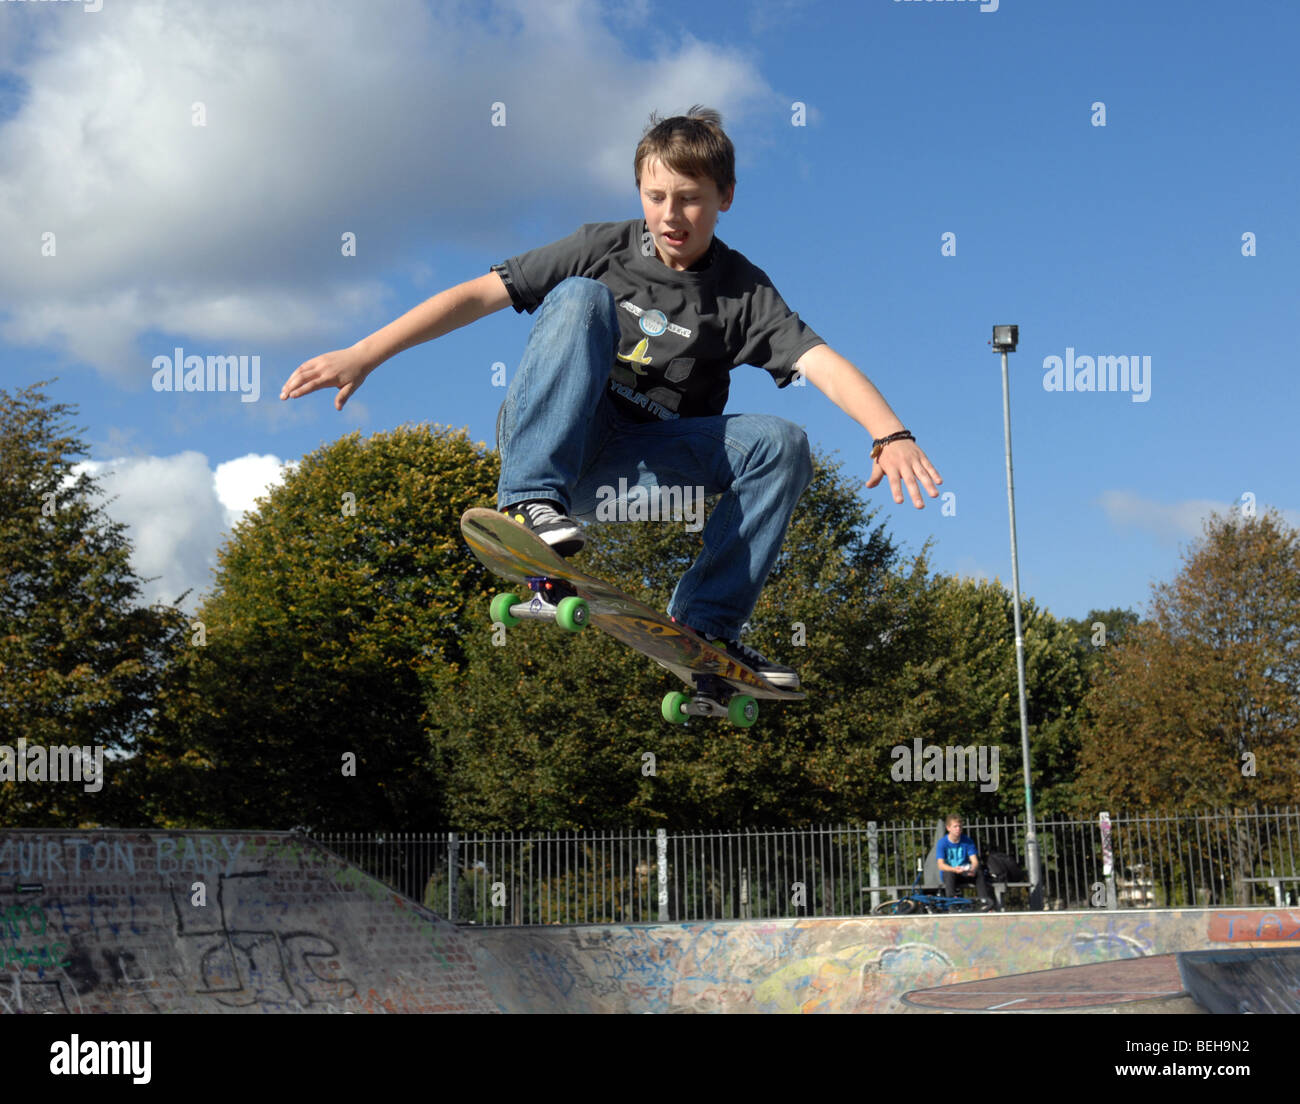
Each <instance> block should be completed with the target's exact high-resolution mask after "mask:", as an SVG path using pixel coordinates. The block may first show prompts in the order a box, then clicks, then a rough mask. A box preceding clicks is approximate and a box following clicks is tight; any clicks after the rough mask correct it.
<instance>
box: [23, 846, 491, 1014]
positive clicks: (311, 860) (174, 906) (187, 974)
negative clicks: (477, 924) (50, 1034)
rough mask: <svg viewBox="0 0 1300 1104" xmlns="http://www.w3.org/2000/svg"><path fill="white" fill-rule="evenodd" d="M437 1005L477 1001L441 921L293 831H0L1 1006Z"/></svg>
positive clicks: (460, 1006)
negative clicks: (291, 834) (199, 888)
mask: <svg viewBox="0 0 1300 1104" xmlns="http://www.w3.org/2000/svg"><path fill="white" fill-rule="evenodd" d="M198 883H201V884H202V886H203V888H204V893H203V894H201V895H196V894H195V889H196V884H198ZM359 890H363V891H364V892H358V891H359ZM390 962H391V964H390ZM393 965H396V966H401V967H402V969H401V970H395V969H393V968H392V966H393ZM441 1010H445V1011H491V1010H492V1006H491V1004H490V1003H489V1002H488V1001H487V994H486V991H485V990H484V989H483V987H482V985H481V983H479V982H478V979H477V977H476V976H475V975H474V973H473V967H472V965H471V963H470V956H469V954H468V953H467V952H466V951H465V950H464V949H463V941H462V940H461V937H460V936H459V935H458V933H457V932H456V931H455V929H453V928H452V927H450V926H449V925H446V924H444V923H442V922H441V921H439V920H438V918H437V917H435V916H433V915H432V914H431V913H428V912H427V911H425V910H423V909H421V908H420V907H419V906H416V905H414V904H412V903H411V902H408V901H406V900H405V899H403V898H401V897H399V896H398V895H396V894H394V893H392V892H391V891H389V890H387V889H386V888H385V887H382V886H380V885H379V883H377V882H375V881H374V880H373V879H371V878H369V877H367V876H366V875H364V874H361V873H360V872H359V871H356V870H355V868H351V867H349V866H348V865H347V864H346V863H344V862H342V861H340V860H339V859H338V858H337V857H336V856H334V855H332V854H331V853H329V852H328V851H326V850H325V849H323V848H321V847H319V846H317V845H315V844H313V843H311V842H310V841H308V840H304V839H302V838H294V837H289V836H287V835H283V834H275V833H265V834H260V835H249V836H241V835H229V836H226V835H217V834H195V835H193V836H190V835H172V834H165V833H146V832H139V833H129V834H128V833H107V832H106V833H91V834H84V833H83V834H77V833H70V832H69V833H57V832H53V833H12V834H10V835H7V836H0V1013H33V1012H37V1013H39V1012H82V1011H89V1012H164V1011H187V1012H250V1011H252V1012H333V1013H338V1012H413V1011H441Z"/></svg>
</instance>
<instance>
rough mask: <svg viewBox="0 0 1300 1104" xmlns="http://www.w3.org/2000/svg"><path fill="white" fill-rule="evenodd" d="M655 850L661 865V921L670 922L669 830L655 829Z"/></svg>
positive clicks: (663, 922)
mask: <svg viewBox="0 0 1300 1104" xmlns="http://www.w3.org/2000/svg"><path fill="white" fill-rule="evenodd" d="M655 850H656V852H657V857H658V860H659V862H658V866H659V923H661V924H666V923H668V832H667V830H666V829H663V828H656V829H655Z"/></svg>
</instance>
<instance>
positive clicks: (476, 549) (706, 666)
mask: <svg viewBox="0 0 1300 1104" xmlns="http://www.w3.org/2000/svg"><path fill="white" fill-rule="evenodd" d="M460 530H461V533H462V534H463V535H464V537H465V543H466V544H468V545H469V547H470V550H471V551H472V552H473V553H474V555H475V556H477V557H478V558H479V559H480V560H481V561H482V562H483V565H484V566H485V567H486V568H487V569H488V570H489V571H491V572H492V573H493V574H494V575H498V576H500V577H501V578H503V579H505V580H507V581H509V582H513V583H522V584H523V587H516V588H515V589H514V590H513V591H507V592H504V593H501V594H498V595H496V597H494V598H493V599H492V603H491V605H490V607H489V611H488V612H489V615H490V616H491V618H492V623H493V624H501V625H504V626H505V627H506V628H510V627H511V626H514V625H517V624H519V622H520V621H528V620H535V621H552V622H554V623H555V624H557V625H558V626H559V627H560V628H561V629H564V630H567V631H568V632H581V631H582V630H583V629H585V628H586V627H587V626H588V625H595V626H596V628H598V629H601V630H602V631H604V632H606V633H608V634H609V635H610V636H612V637H614V638H615V639H616V640H621V641H622V642H623V643H624V644H626V645H627V646H628V647H630V648H634V649H635V650H636V651H638V652H640V653H641V654H642V655H644V656H647V657H649V658H650V659H653V660H654V661H655V662H656V663H658V664H659V665H660V666H661V667H664V668H667V669H668V670H669V671H671V672H672V673H673V674H674V675H676V676H677V677H678V678H679V679H681V680H682V682H684V683H685V684H686V685H687V686H688V687H690V692H689V693H683V692H682V691H680V690H673V691H670V692H669V693H668V694H667V695H665V697H664V699H663V702H662V704H661V707H660V713H661V714H662V716H663V718H664V720H667V721H672V722H674V723H678V724H681V723H685V722H686V721H687V720H688V719H689V718H691V717H726V718H728V719H729V720H730V721H731V723H732V724H734V725H737V726H739V727H741V728H748V727H749V726H750V725H752V724H753V723H754V722H755V721H756V720H757V719H758V700H760V699H769V700H773V701H801V700H803V698H805V697H806V696H807V695H805V694H804V693H802V692H801V691H798V690H783V689H781V688H780V687H778V686H773V685H772V684H771V683H770V682H768V681H767V679H765V678H764V677H763V676H762V675H760V674H758V672H756V671H754V670H752V669H751V668H749V667H748V666H746V665H745V664H743V663H741V662H740V661H739V660H737V659H733V658H732V657H731V656H729V655H727V653H726V652H724V651H723V650H722V649H721V648H717V647H715V646H714V645H712V644H710V643H709V642H708V641H707V640H705V639H704V638H703V637H701V636H699V635H698V634H696V633H695V632H692V631H691V630H690V629H688V628H686V626H684V625H679V624H677V623H676V622H675V621H673V620H672V619H671V618H670V617H669V616H668V615H667V614H666V613H659V612H657V611H656V610H653V609H651V608H650V607H649V606H647V605H645V604H644V603H642V602H639V601H637V600H636V599H635V598H633V597H631V596H630V595H627V594H624V593H623V592H622V591H621V590H619V589H618V588H617V587H614V586H611V585H610V584H609V583H605V582H602V581H601V580H599V579H594V578H592V577H591V576H590V575H585V574H583V573H582V572H581V571H578V570H577V569H576V568H575V567H573V566H572V565H571V564H570V563H569V562H568V561H567V560H565V559H563V558H562V557H561V556H559V555H558V554H557V553H556V552H555V551H554V550H552V549H551V547H550V546H549V545H547V544H546V543H545V542H544V541H542V540H541V539H540V538H538V537H536V536H534V535H533V534H532V533H530V532H529V531H528V530H527V529H525V528H524V527H523V526H522V525H520V524H519V523H518V522H514V521H511V520H510V519H509V518H508V517H506V516H505V515H504V514H502V513H499V512H498V511H496V510H488V509H483V508H475V509H472V510H466V511H465V513H464V515H462V517H461V519H460ZM524 587H526V588H527V590H526V591H525V590H524Z"/></svg>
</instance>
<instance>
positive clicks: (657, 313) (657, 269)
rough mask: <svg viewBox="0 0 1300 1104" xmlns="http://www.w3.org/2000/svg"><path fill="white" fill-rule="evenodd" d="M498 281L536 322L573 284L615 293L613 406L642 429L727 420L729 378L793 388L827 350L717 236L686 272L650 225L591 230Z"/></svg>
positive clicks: (533, 256)
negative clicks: (558, 290)
mask: <svg viewBox="0 0 1300 1104" xmlns="http://www.w3.org/2000/svg"><path fill="white" fill-rule="evenodd" d="M643 241H644V242H646V243H647V246H646V248H647V249H648V250H649V256H646V254H645V253H643V252H642V242H643ZM492 271H493V272H496V273H498V274H499V275H500V276H501V278H502V280H503V281H505V285H506V288H507V290H508V291H509V292H510V301H511V302H512V303H513V304H514V308H515V310H516V311H528V313H529V314H532V313H533V311H535V310H536V309H537V308H538V307H539V306H541V303H542V300H543V299H545V298H546V295H547V293H548V292H549V291H550V290H551V289H552V288H553V287H555V285H556V284H558V283H559V282H560V281H561V280H564V279H567V278H568V277H570V276H586V277H589V278H590V279H593V280H599V281H600V282H601V283H603V284H604V285H605V286H606V287H608V288H609V289H610V291H612V292H613V293H614V302H615V303H617V304H618V321H619V329H620V331H621V334H622V337H621V340H620V341H619V347H618V354H617V356H616V357H615V359H614V361H613V363H612V365H611V370H610V377H609V387H610V397H611V398H612V399H613V400H614V403H615V406H616V407H617V408H618V409H619V411H620V412H622V413H623V414H625V415H626V416H627V417H629V418H633V419H635V420H637V421H654V420H655V419H656V418H662V419H665V420H667V419H672V418H691V417H704V416H707V415H712V414H721V413H722V411H723V409H724V408H725V407H726V405H727V393H728V391H729V389H730V385H731V369H733V368H735V367H736V366H737V365H740V364H753V365H755V366H757V367H759V368H763V369H766V370H767V371H768V372H770V373H771V374H772V378H773V379H774V380H776V383H777V386H778V387H786V386H788V385H789V383H790V381H791V379H792V378H793V377H794V364H795V361H797V360H798V359H799V358H800V357H801V356H803V354H804V353H806V352H807V351H808V350H809V349H811V348H813V347H814V346H816V345H823V344H825V342H824V340H823V339H822V338H821V337H819V336H818V335H817V334H816V333H815V332H814V331H813V330H812V329H811V328H810V327H809V326H807V325H805V323H804V322H802V321H801V320H800V318H799V316H798V315H797V314H795V312H794V311H792V310H791V309H790V308H789V307H787V306H786V305H785V301H784V300H783V299H782V298H781V296H780V295H779V294H778V293H777V290H776V288H774V287H773V286H772V281H771V280H769V279H768V278H767V274H766V273H765V272H764V271H763V270H762V269H761V268H758V267H756V266H755V265H752V264H750V262H749V261H748V260H746V259H745V257H744V256H743V255H741V254H740V253H737V252H736V251H735V250H734V249H728V248H727V246H726V245H724V244H723V243H722V242H721V241H719V240H718V238H717V237H716V236H715V237H714V239H713V242H712V244H711V246H710V250H709V252H708V253H707V254H705V256H704V257H703V258H701V260H700V261H699V262H697V263H696V264H695V265H693V266H692V267H691V268H690V269H688V270H687V271H685V272H678V271H676V270H675V269H671V268H669V267H668V266H667V265H666V264H664V263H663V262H662V261H661V260H659V258H658V256H656V255H655V252H654V244H653V241H652V240H651V239H650V237H649V235H648V233H647V232H646V224H645V220H644V219H631V220H629V221H627V222H589V223H587V224H586V225H585V226H582V227H580V228H579V229H578V230H577V231H576V232H574V233H573V234H570V235H569V236H568V237H567V238H562V239H561V240H560V241H557V242H552V243H551V244H550V245H544V246H542V247H541V248H540V249H534V250H531V251H530V252H528V253H521V254H519V255H518V256H517V257H511V258H510V259H509V260H508V261H505V262H503V263H502V264H497V265H493V266H492Z"/></svg>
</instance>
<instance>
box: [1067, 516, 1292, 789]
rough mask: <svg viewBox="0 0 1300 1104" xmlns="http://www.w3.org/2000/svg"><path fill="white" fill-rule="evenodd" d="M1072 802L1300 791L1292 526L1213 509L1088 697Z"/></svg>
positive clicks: (1109, 656) (1111, 652)
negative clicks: (1077, 790)
mask: <svg viewBox="0 0 1300 1104" xmlns="http://www.w3.org/2000/svg"><path fill="white" fill-rule="evenodd" d="M1085 709H1086V712H1087V721H1086V724H1085V726H1084V729H1083V759H1082V762H1083V770H1082V776H1081V779H1080V798H1081V800H1082V801H1085V802H1087V803H1088V804H1089V805H1090V806H1091V807H1092V808H1097V807H1106V806H1104V805H1100V804H1099V803H1101V802H1103V801H1105V802H1109V803H1110V806H1112V807H1121V808H1147V809H1152V810H1158V811H1163V812H1173V811H1181V810H1184V809H1187V808H1198V807H1200V808H1204V807H1221V806H1227V805H1256V804H1259V805H1279V804H1289V803H1293V802H1296V801H1297V800H1300V773H1297V771H1296V768H1295V764H1296V762H1297V757H1298V756H1300V533H1298V532H1297V531H1296V530H1294V529H1290V528H1288V527H1287V526H1286V525H1285V524H1284V523H1283V522H1282V521H1281V519H1280V517H1279V516H1278V515H1277V514H1276V513H1274V512H1269V513H1267V514H1265V515H1262V516H1260V517H1257V518H1256V517H1249V518H1240V517H1233V516H1227V517H1225V516H1222V515H1218V514H1216V515H1213V516H1212V517H1211V518H1210V519H1209V520H1208V521H1207V522H1206V524H1205V528H1204V533H1203V536H1202V539H1201V540H1200V541H1198V542H1197V543H1196V544H1195V545H1194V546H1193V548H1192V549H1191V550H1190V551H1189V552H1188V553H1187V555H1185V557H1184V563H1183V568H1182V570H1181V571H1180V572H1179V574H1178V576H1177V578H1176V579H1175V580H1174V581H1173V582H1172V583H1169V584H1163V585H1160V586H1157V587H1155V588H1154V597H1153V601H1152V616H1151V618H1150V620H1149V621H1148V622H1144V623H1143V624H1141V625H1139V626H1137V627H1136V628H1135V629H1134V630H1132V632H1131V633H1130V635H1129V636H1128V637H1127V638H1126V639H1125V640H1124V641H1123V642H1122V643H1121V644H1119V645H1118V646H1116V647H1114V648H1110V647H1108V648H1107V649H1106V655H1105V659H1104V664H1103V667H1102V670H1101V672H1100V674H1099V676H1098V678H1097V680H1096V682H1095V683H1094V685H1093V687H1092V689H1091V691H1090V692H1089V694H1088V696H1087V698H1086V701H1085Z"/></svg>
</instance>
